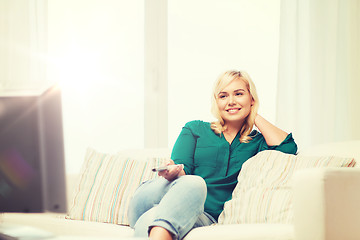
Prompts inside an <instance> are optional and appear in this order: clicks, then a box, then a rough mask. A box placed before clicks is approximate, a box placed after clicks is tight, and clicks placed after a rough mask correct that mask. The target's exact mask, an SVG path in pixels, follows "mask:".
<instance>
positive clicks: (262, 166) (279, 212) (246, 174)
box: [219, 150, 355, 224]
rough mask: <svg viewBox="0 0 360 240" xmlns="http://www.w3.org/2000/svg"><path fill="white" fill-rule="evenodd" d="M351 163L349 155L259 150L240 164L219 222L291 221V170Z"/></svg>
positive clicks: (344, 165) (292, 172) (348, 164)
mask: <svg viewBox="0 0 360 240" xmlns="http://www.w3.org/2000/svg"><path fill="white" fill-rule="evenodd" d="M354 165H355V161H354V159H353V158H342V157H333V156H323V157H310V156H296V155H291V154H285V153H282V152H279V151H275V150H267V151H262V152H259V153H258V154H257V155H255V156H254V157H252V158H250V159H249V160H247V161H246V162H245V163H244V164H243V167H242V169H241V171H240V174H239V176H238V184H237V185H236V187H235V189H234V191H233V194H232V199H231V200H230V201H227V202H226V203H225V205H224V210H223V212H222V213H221V214H220V216H219V223H220V224H240V223H292V222H293V212H292V192H291V179H292V176H293V174H294V172H296V171H297V170H300V169H304V168H314V167H315V168H316V167H353V166H354Z"/></svg>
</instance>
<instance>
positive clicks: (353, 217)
mask: <svg viewBox="0 0 360 240" xmlns="http://www.w3.org/2000/svg"><path fill="white" fill-rule="evenodd" d="M293 191H294V195H293V196H294V200H293V203H294V231H295V236H296V240H309V239H311V240H338V239H348V240H350V239H354V240H355V239H360V228H359V226H360V169H357V168H355V169H354V168H316V169H305V170H301V171H299V172H297V173H296V174H295V175H294V179H293Z"/></svg>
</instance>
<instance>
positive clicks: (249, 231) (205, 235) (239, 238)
mask: <svg viewBox="0 0 360 240" xmlns="http://www.w3.org/2000/svg"><path fill="white" fill-rule="evenodd" d="M204 239H206V240H219V239H220V240H294V239H295V237H294V227H293V225H292V224H229V225H219V224H217V225H212V226H208V227H199V228H195V229H193V230H191V231H190V232H189V233H188V234H187V235H186V236H185V238H184V240H204Z"/></svg>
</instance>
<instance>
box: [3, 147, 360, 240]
mask: <svg viewBox="0 0 360 240" xmlns="http://www.w3.org/2000/svg"><path fill="white" fill-rule="evenodd" d="M167 151H168V150H167ZM299 155H303V156H310V155H318V156H319V155H337V156H346V157H352V158H355V160H359V161H360V141H352V142H342V143H331V144H325V145H320V146H314V147H312V148H309V149H306V150H304V151H302V152H301V153H300V154H299ZM358 165H359V164H358ZM358 165H357V166H358ZM357 166H355V167H354V168H311V169H304V170H300V171H298V172H296V173H295V174H294V177H293V189H292V190H293V196H294V197H293V204H294V206H293V213H294V222H293V223H292V224H289V223H286V224H281V223H261V224H260V223H256V224H228V225H220V224H218V225H213V226H209V227H202V228H197V229H194V230H192V231H191V232H190V233H189V234H188V235H187V236H186V237H185V239H186V240H203V239H207V240H211V239H214V240H215V239H217V240H218V239H221V240H340V239H341V240H351V239H353V240H355V239H356V240H358V239H360V228H359V225H360V208H359V203H360V191H359V190H360V169H359V168H358V167H357ZM76 179H77V176H74V175H69V176H68V177H67V180H68V183H67V184H68V185H67V186H68V190H69V193H70V194H69V197H68V198H69V205H71V204H72V202H71V201H72V196H71V194H72V192H73V191H72V189H73V188H74V185H76V183H75V182H76ZM0 222H1V223H2V224H18V225H19V224H20V225H24V226H32V227H36V228H38V229H43V230H45V231H48V232H51V233H53V234H55V235H57V236H69V237H70V236H72V237H73V238H71V239H82V238H81V237H90V238H95V237H99V238H101V239H106V238H109V239H127V238H131V237H132V236H133V230H132V229H130V228H129V227H127V226H123V225H116V224H109V223H101V222H92V221H82V220H70V219H65V215H59V214H54V213H45V214H22V213H5V214H1V215H0ZM69 239H70V238H69ZM84 239H85V238H84Z"/></svg>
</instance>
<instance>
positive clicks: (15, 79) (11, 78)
mask: <svg viewBox="0 0 360 240" xmlns="http://www.w3.org/2000/svg"><path fill="white" fill-rule="evenodd" d="M46 48H47V0H0V90H14V89H15V90H17V89H31V88H36V87H38V86H43V85H44V84H46Z"/></svg>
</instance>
